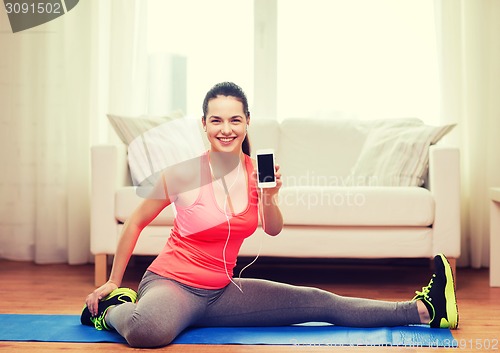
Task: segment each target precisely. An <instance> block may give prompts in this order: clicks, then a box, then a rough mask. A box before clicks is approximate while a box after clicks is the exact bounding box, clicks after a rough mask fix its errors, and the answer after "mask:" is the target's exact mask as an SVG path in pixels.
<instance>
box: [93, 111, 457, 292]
mask: <svg viewBox="0 0 500 353" xmlns="http://www.w3.org/2000/svg"><path fill="white" fill-rule="evenodd" d="M414 123H415V122H414V121H413V122H412V123H411V124H410V125H412V124H414ZM382 125H383V124H382ZM379 127H380V124H377V123H373V122H360V121H352V120H331V121H330V120H320V119H288V120H285V121H283V122H282V123H278V122H276V121H275V120H260V121H259V120H256V119H254V120H252V121H251V124H250V127H249V137H250V141H251V144H252V151H253V152H255V150H257V149H259V148H274V149H275V151H276V160H277V163H278V164H279V165H280V166H281V172H282V174H283V181H284V186H283V187H282V189H281V190H280V207H281V211H282V213H283V218H284V223H285V225H284V229H283V231H282V232H281V234H280V235H278V236H276V237H269V236H264V233H263V231H262V229H261V228H260V227H259V228H258V229H257V231H256V233H255V234H254V235H253V236H251V237H250V238H248V239H247V240H246V241H245V242H244V244H243V246H242V249H241V252H240V254H241V255H242V256H255V255H256V254H257V253H258V252H259V249H260V255H261V256H272V257H291V258H363V259H366V258H431V257H433V256H434V255H435V254H436V253H440V252H443V253H445V254H446V255H447V256H448V257H449V258H450V260H451V261H450V262H451V263H452V266H454V265H455V259H456V258H457V257H458V256H459V255H460V198H459V189H460V178H459V169H460V168H459V151H458V149H457V148H455V147H442V146H440V145H439V144H437V145H434V144H433V145H431V146H430V148H429V149H427V148H426V149H425V151H428V153H427V152H425V156H424V157H425V159H424V162H426V160H427V157H428V161H429V163H428V173H427V172H426V173H425V175H424V177H425V184H424V185H423V186H422V187H420V186H393V185H392V184H391V182H389V184H387V183H385V182H383V183H382V186H380V185H378V184H377V180H375V181H373V180H372V179H367V178H366V175H365V177H359V175H357V174H356V169H359V162H360V159H362V155H364V156H365V157H366V158H368V162H374V159H377V158H379V157H378V155H379V154H380V153H381V152H380V150H377V149H373V150H367V145H369V142H370V139H371V140H373V139H374V138H377V134H374V131H375V130H377V129H379ZM382 130H384V129H382ZM388 131H389V133H388V134H387V133H386V134H385V139H386V140H387V141H389V142H387V141H386V142H387V143H389V144H390V143H393V142H394V141H392V142H391V141H390V140H391V136H392V137H397V136H400V137H399V140H403V141H406V140H407V138H406V137H405V136H404V134H401V131H402V130H401V129H400V128H399V129H398V128H396V129H395V130H390V129H389V130H388ZM386 132H387V129H386ZM388 137H389V138H388ZM393 140H394V139H393ZM396 140H397V138H396ZM371 142H372V143H373V141H371ZM386 142H384V143H386ZM387 143H386V145H387ZM368 147H369V146H368ZM410 147H412V146H410ZM413 147H415V146H413ZM391 148H392V149H393V151H392V153H396V154H398V153H399V156H400V158H406V159H410V162H412V161H413V159H414V158H415V157H414V156H412V157H411V158H408V156H409V155H410V154H411V153H410V152H409V150H406V149H405V148H406V147H405V146H400V145H397V144H396V145H394V143H393V145H392V147H391ZM370 153H371V154H370ZM405 156H407V157H405ZM380 158H382V157H380ZM365 162H366V161H365ZM379 164H380V163H379ZM424 164H425V166H426V167H427V163H424ZM388 165H389V169H390V166H391V165H392V162H391V163H389V164H388ZM387 167H388V166H387V165H386V166H385V168H386V169H387ZM377 168H379V169H380V165H379V166H378V167H377ZM382 168H384V167H382ZM375 169H376V168H375ZM369 171H370V170H369ZM371 171H373V168H372V169H371ZM353 175H354V176H355V177H353ZM375 179H377V177H375ZM381 179H383V178H382V177H380V176H378V180H379V181H380V180H381ZM384 183H385V184H384ZM386 184H387V185H389V186H385V185H386ZM139 202H140V197H139V196H137V193H136V190H135V188H134V187H133V186H132V185H131V178H130V172H129V168H128V163H127V147H126V145H125V144H123V145H97V146H93V147H92V199H91V208H92V210H91V216H92V217H91V251H92V253H93V254H94V255H95V256H96V257H95V269H96V272H95V284H96V285H99V284H102V283H104V282H105V281H106V276H107V271H106V269H107V266H106V265H107V260H106V259H107V255H113V254H114V252H115V249H116V246H117V243H118V239H119V235H120V232H121V230H122V227H123V222H124V221H125V220H126V219H127V217H128V216H129V215H130V214H131V212H132V211H133V209H134V208H135V207H136V206H137V204H138V203H139ZM173 219H174V212H173V210H172V209H171V207H168V208H166V209H165V210H164V211H163V212H162V213H161V214H160V215H159V216H158V217H157V218H156V219H155V220H154V221H153V222H152V223H151V224H150V225H149V226H148V227H146V228H145V229H144V231H143V233H142V235H141V237H140V238H139V241H138V243H137V246H136V248H135V251H134V254H136V255H156V254H157V253H158V252H159V251H160V250H161V249H162V248H163V246H164V244H165V242H166V240H167V238H168V236H169V233H170V229H171V227H172V224H173Z"/></svg>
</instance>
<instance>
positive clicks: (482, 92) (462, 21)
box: [435, 0, 500, 268]
mask: <svg viewBox="0 0 500 353" xmlns="http://www.w3.org/2000/svg"><path fill="white" fill-rule="evenodd" d="M435 4H436V19H437V33H438V51H439V56H440V57H439V60H440V75H441V91H442V115H443V119H444V120H445V121H455V122H458V126H457V129H456V131H455V134H454V135H453V136H452V138H454V139H455V141H454V142H457V143H458V145H459V146H460V150H461V164H462V205H463V210H462V211H463V212H462V229H463V234H462V238H463V240H462V257H461V259H460V262H459V264H460V265H471V266H472V267H474V268H479V267H483V266H488V264H489V257H490V256H499V255H500V254H490V253H489V198H488V190H489V188H490V187H494V186H497V187H498V186H500V157H499V154H498V151H500V136H499V133H500V104H498V99H499V97H500V1H497V0H480V1H475V0H438V1H436V3H435Z"/></svg>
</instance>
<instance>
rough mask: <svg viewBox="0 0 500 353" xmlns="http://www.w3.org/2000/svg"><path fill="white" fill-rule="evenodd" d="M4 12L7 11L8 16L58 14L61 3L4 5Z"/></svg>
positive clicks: (8, 3)
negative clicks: (12, 14)
mask: <svg viewBox="0 0 500 353" xmlns="http://www.w3.org/2000/svg"><path fill="white" fill-rule="evenodd" d="M5 10H7V13H8V14H11V13H14V14H21V13H22V14H27V13H30V14H43V13H45V14H60V13H62V12H61V10H62V9H61V3H51V2H40V3H37V4H35V3H31V4H28V3H26V2H23V3H17V2H15V3H12V2H6V3H5Z"/></svg>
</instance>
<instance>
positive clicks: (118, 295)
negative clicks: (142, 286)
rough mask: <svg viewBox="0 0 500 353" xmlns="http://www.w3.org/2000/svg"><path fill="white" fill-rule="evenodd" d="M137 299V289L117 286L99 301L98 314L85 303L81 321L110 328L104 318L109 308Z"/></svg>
mask: <svg viewBox="0 0 500 353" xmlns="http://www.w3.org/2000/svg"><path fill="white" fill-rule="evenodd" d="M136 301H137V293H136V292H135V291H133V290H132V289H130V288H117V289H115V290H114V291H112V292H111V293H109V294H108V296H107V297H105V298H104V299H102V300H101V301H100V302H99V312H98V313H97V315H96V316H92V314H90V311H89V309H88V307H87V305H85V307H84V308H83V311H82V315H81V316H80V322H81V323H82V324H83V325H87V326H94V327H95V328H96V329H98V330H103V329H104V330H110V329H111V328H110V327H108V325H107V324H106V321H105V320H104V318H105V317H106V313H107V312H108V310H109V308H111V307H113V306H115V305H119V304H123V303H135V302H136Z"/></svg>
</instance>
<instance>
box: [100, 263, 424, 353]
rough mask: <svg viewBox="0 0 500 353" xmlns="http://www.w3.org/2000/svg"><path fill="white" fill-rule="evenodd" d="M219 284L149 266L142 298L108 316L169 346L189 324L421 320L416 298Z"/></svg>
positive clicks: (132, 340) (133, 335)
mask: <svg viewBox="0 0 500 353" xmlns="http://www.w3.org/2000/svg"><path fill="white" fill-rule="evenodd" d="M240 284H241V286H242V289H243V293H242V292H240V290H239V289H238V288H236V286H235V285H233V284H229V285H228V286H226V287H224V288H222V289H218V290H207V289H199V288H193V287H190V286H187V285H184V284H181V283H179V282H176V281H174V280H171V279H168V278H165V277H162V276H159V275H156V274H154V273H152V272H146V273H145V275H144V277H143V279H142V281H141V283H140V285H139V293H138V298H139V300H138V302H137V304H132V303H125V304H121V305H118V306H116V307H114V308H111V309H110V310H109V311H108V314H107V316H106V322H107V323H108V324H110V325H111V326H113V327H114V328H115V329H116V330H117V331H118V333H120V334H121V335H122V336H123V337H124V338H125V339H126V340H127V342H128V344H129V345H130V346H132V347H159V346H166V345H168V344H169V343H170V342H172V341H173V340H174V338H175V337H176V336H177V335H178V334H179V333H181V331H183V330H184V329H185V328H187V327H189V326H205V327H207V326H277V325H291V324H298V323H303V322H309V321H316V322H329V323H332V324H335V325H341V326H357V327H376V326H399V325H408V324H416V323H419V322H420V319H419V314H418V310H417V304H416V303H415V302H410V301H409V302H385V301H378V300H371V299H360V298H348V297H342V296H339V295H336V294H333V293H330V292H327V291H324V290H321V289H317V288H311V287H299V286H292V285H288V284H283V283H277V282H271V281H266V280H259V279H241V282H240Z"/></svg>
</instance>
